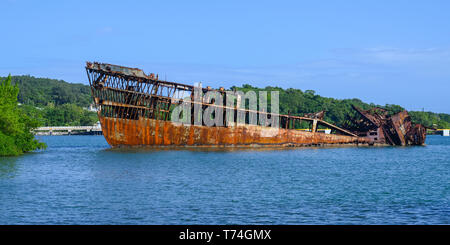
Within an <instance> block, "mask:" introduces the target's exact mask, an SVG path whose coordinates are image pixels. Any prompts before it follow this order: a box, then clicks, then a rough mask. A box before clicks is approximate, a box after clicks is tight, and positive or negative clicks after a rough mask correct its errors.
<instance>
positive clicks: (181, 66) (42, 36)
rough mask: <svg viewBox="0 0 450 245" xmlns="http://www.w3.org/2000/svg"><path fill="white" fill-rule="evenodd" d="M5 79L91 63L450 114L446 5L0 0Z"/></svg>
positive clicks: (78, 71)
mask: <svg viewBox="0 0 450 245" xmlns="http://www.w3.org/2000/svg"><path fill="white" fill-rule="evenodd" d="M0 10H1V11H0V13H1V14H0V30H1V31H2V38H0V51H1V56H0V57H1V59H0V76H5V75H7V74H8V73H11V74H13V75H20V74H30V75H33V76H38V77H49V78H57V79H63V80H66V81H68V82H74V83H87V77H86V72H85V70H84V62H85V61H100V62H106V63H113V64H120V65H125V66H132V67H139V68H142V69H143V70H144V71H145V72H146V73H150V72H154V73H158V74H160V77H162V78H164V77H166V78H167V79H168V80H171V81H177V82H185V83H190V84H192V83H194V82H199V81H201V82H202V83H203V84H204V85H210V86H213V87H219V86H224V87H226V88H229V87H231V86H233V85H241V84H243V83H249V84H252V85H255V86H267V85H272V86H280V87H283V88H289V87H292V88H298V89H302V90H307V89H312V90H315V91H316V92H317V93H318V94H320V95H323V96H328V97H335V98H360V99H362V100H363V101H366V102H369V103H370V102H373V103H376V104H382V105H384V104H387V103H388V104H400V105H402V106H404V107H405V108H407V109H409V110H422V108H424V109H425V110H426V111H435V112H445V113H450V103H449V99H448V98H449V92H450V14H449V13H450V1H445V0H443V1H411V0H410V1H401V0H396V1H392V0H391V1H383V0H373V1H371V0H367V1H350V0H346V1H336V0H334V1H325V0H322V1H245V2H244V1H231V0H227V1H220V2H219V1H193V0H192V1H133V0H128V1H123V0H122V1H113V0H110V1H45V0H43V1H25V0H0Z"/></svg>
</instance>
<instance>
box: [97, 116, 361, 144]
mask: <svg viewBox="0 0 450 245" xmlns="http://www.w3.org/2000/svg"><path fill="white" fill-rule="evenodd" d="M100 122H101V124H102V130H103V135H104V136H105V138H106V141H107V142H108V143H109V144H110V145H111V146H113V147H120V146H156V147H159V146H177V147H180V146H196V147H277V146H282V147H288V146H323V145H341V144H347V145H349V144H352V145H358V144H369V143H370V140H369V139H367V138H361V137H353V136H345V135H335V134H325V133H319V132H317V133H312V132H306V131H299V130H293V129H282V128H279V129H276V128H270V127H262V126H257V125H242V126H235V127H206V126H195V125H183V124H181V123H173V122H170V121H161V120H154V119H147V118H140V119H139V120H129V119H118V118H110V117H101V116H100Z"/></svg>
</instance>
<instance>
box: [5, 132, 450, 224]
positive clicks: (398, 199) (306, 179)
mask: <svg viewBox="0 0 450 245" xmlns="http://www.w3.org/2000/svg"><path fill="white" fill-rule="evenodd" d="M40 139H41V140H42V141H44V142H46V143H47V144H48V149H47V150H45V151H40V152H35V153H30V154H26V155H24V156H21V157H9V158H0V224H450V158H449V152H450V137H442V136H429V137H428V139H427V146H424V147H375V148H366V147H362V148H349V147H346V148H303V149H288V150H265V151H248V150H247V151H243V150H240V151H210V152H208V151H192V150H163V151H157V150H111V149H110V148H109V146H108V144H107V143H106V141H105V140H104V138H103V136H47V137H40Z"/></svg>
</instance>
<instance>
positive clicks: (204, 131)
mask: <svg viewBox="0 0 450 245" xmlns="http://www.w3.org/2000/svg"><path fill="white" fill-rule="evenodd" d="M86 71H87V75H88V79H89V84H90V87H91V92H92V97H93V99H94V102H95V105H96V107H97V112H98V117H99V121H100V123H101V127H102V132H103V135H104V137H105V139H106V141H107V142H108V143H109V144H110V145H111V146H112V147H120V146H152V147H167V146H173V147H189V146H192V147H288V146H323V145H422V144H424V142H425V131H426V130H425V129H424V127H423V126H422V125H419V124H417V125H415V124H413V123H412V122H411V118H410V117H409V115H408V113H407V112H406V111H405V112H401V113H399V114H397V115H393V116H387V115H386V114H374V113H371V112H370V111H363V110H361V109H359V108H356V107H355V110H356V111H358V113H360V115H361V117H362V118H360V119H359V120H355V122H354V125H356V126H355V127H354V128H351V129H344V128H342V127H338V126H336V125H333V124H331V123H328V122H326V121H324V120H323V117H324V113H325V112H319V113H312V114H305V115H303V116H294V115H282V114H279V113H276V112H274V111H270V112H269V111H267V110H264V109H263V110H255V109H254V108H247V107H245V106H240V103H239V102H238V101H239V100H240V98H239V96H238V97H237V99H236V100H233V101H235V102H236V103H234V104H230V103H228V101H225V100H226V98H227V96H228V97H229V93H228V92H229V91H226V90H225V89H224V88H220V89H212V88H210V87H206V88H202V87H201V86H192V85H187V84H182V83H176V82H169V81H165V80H161V79H159V76H158V75H155V74H153V73H151V74H149V75H147V74H145V73H144V72H143V71H142V70H140V69H137V68H129V67H124V66H118V65H112V64H105V63H97V62H94V63H91V62H87V63H86ZM196 91H199V92H200V94H208V92H214V93H217V94H218V95H219V96H218V97H215V98H213V99H210V100H204V99H200V100H197V99H196V97H195V96H196V95H195V94H196ZM222 100H223V101H222ZM218 102H220V103H218ZM180 106H182V107H183V109H184V112H183V113H181V114H183V116H184V117H186V116H187V117H188V118H187V119H186V118H184V120H182V121H175V120H174V118H173V113H174V111H175V108H177V107H180ZM198 108H200V110H208V108H209V109H212V110H213V111H214V113H212V115H213V117H214V118H213V120H214V121H215V122H216V124H214V125H210V124H208V123H207V122H206V123H205V122H204V121H202V120H198V119H196V115H198V112H197V111H196V109H198ZM186 112H188V113H186ZM252 118H253V119H255V120H251V119H252ZM261 118H265V119H266V120H270V121H271V122H272V124H271V126H268V125H267V124H264V123H263V124H258V123H255V122H258V121H261V120H257V119H261ZM210 119H211V118H210ZM217 122H219V123H217ZM222 122H223V123H222ZM300 122H307V123H309V125H310V127H309V130H307V131H302V130H299V129H298V128H296V126H295V125H299V123H300ZM274 125H276V127H274ZM319 127H322V128H327V129H328V132H327V133H325V132H321V131H319V130H318V129H319Z"/></svg>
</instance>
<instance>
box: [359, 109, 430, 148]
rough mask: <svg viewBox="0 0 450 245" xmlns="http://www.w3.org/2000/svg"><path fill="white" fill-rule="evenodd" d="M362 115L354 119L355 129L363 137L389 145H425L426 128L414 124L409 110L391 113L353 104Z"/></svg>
mask: <svg viewBox="0 0 450 245" xmlns="http://www.w3.org/2000/svg"><path fill="white" fill-rule="evenodd" d="M352 107H353V109H354V110H356V111H357V112H358V113H359V115H360V116H361V117H360V118H359V119H354V120H353V122H354V123H355V125H356V126H357V128H358V129H357V130H358V131H355V133H356V134H358V135H359V136H361V137H367V138H370V139H371V140H372V141H373V142H374V143H378V144H389V145H401V146H405V145H423V144H424V143H425V138H426V128H425V127H424V126H423V125H421V124H414V123H413V122H412V121H411V117H410V116H409V114H408V112H407V111H401V112H399V113H397V114H394V115H389V113H388V111H387V110H385V109H383V108H378V107H375V108H372V109H370V110H362V109H360V108H358V107H356V106H353V105H352Z"/></svg>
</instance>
